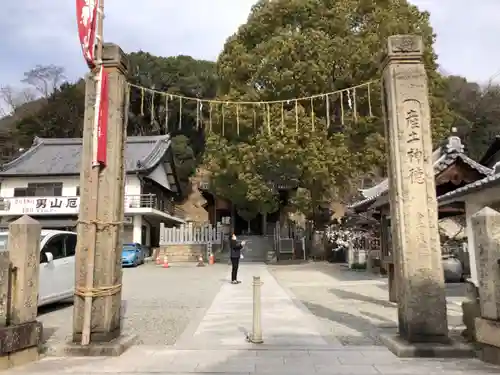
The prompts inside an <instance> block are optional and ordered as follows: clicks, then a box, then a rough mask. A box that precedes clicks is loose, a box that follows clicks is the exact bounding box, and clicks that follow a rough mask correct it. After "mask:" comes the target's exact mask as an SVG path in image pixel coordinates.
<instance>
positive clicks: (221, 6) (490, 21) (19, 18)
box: [0, 0, 500, 85]
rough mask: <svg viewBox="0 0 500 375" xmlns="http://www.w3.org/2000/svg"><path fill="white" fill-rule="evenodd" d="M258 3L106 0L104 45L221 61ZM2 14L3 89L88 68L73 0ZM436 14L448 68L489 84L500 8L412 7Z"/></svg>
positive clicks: (459, 0) (19, 1)
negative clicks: (28, 74) (51, 70)
mask: <svg viewBox="0 0 500 375" xmlns="http://www.w3.org/2000/svg"><path fill="white" fill-rule="evenodd" d="M255 1H256V0H211V1H207V0H183V1H181V2H178V1H167V0H143V1H141V2H139V3H138V2H137V1H136V0H107V1H106V21H105V30H104V33H105V39H106V40H109V41H113V42H115V43H117V44H119V45H120V46H121V47H122V48H123V49H124V50H125V51H127V52H131V51H137V50H140V49H142V50H144V51H148V52H151V53H153V54H156V55H162V56H170V55H178V54H186V55H192V56H194V57H196V58H204V59H212V60H213V59H215V58H216V57H217V55H218V53H219V52H220V50H221V49H222V46H223V44H224V42H225V40H226V38H227V37H229V36H230V35H231V34H233V33H234V32H235V31H236V29H237V27H238V26H239V25H240V24H242V23H244V22H245V20H246V18H247V16H248V13H249V11H250V8H251V6H252V5H253V3H255ZM4 2H5V4H3V5H2V12H1V14H0V35H2V36H3V37H2V38H1V39H0V51H2V52H1V54H2V60H3V61H2V69H1V70H0V84H14V85H15V84H17V83H18V82H19V80H20V79H21V78H22V75H23V72H25V71H27V70H29V69H31V68H32V67H34V66H35V65H36V64H43V65H46V64H47V65H48V64H55V65H60V66H64V67H65V68H66V71H67V75H68V78H70V79H75V78H77V77H79V76H81V75H82V74H83V73H84V72H85V71H86V67H85V64H84V62H83V58H82V56H81V51H80V46H79V43H78V39H77V32H76V14H75V13H76V12H75V4H74V1H71V0H40V1H35V0H15V1H4ZM412 2H413V3H414V4H416V5H417V6H419V7H420V8H421V9H426V10H429V11H430V12H431V22H432V24H433V26H434V29H435V31H436V33H437V34H438V39H437V44H436V49H437V53H438V54H439V62H440V64H441V66H442V68H443V69H444V70H445V71H446V72H448V73H452V74H460V75H465V76H467V77H468V78H469V79H472V80H481V81H484V80H487V79H488V78H489V77H490V76H491V75H493V74H494V73H495V72H496V71H497V70H499V69H500V64H499V63H498V61H500V52H498V48H495V47H496V45H495V44H494V43H493V42H494V35H498V34H500V23H498V22H496V21H495V19H494V18H495V17H496V15H497V14H498V13H499V11H500V1H498V0H480V1H475V2H474V6H471V5H470V4H471V3H470V0H439V1H438V0H413V1H412Z"/></svg>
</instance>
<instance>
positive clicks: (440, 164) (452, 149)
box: [348, 135, 494, 209]
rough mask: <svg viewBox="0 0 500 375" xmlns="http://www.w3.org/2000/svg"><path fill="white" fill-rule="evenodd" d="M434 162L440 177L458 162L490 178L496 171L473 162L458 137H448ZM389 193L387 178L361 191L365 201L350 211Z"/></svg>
mask: <svg viewBox="0 0 500 375" xmlns="http://www.w3.org/2000/svg"><path fill="white" fill-rule="evenodd" d="M432 160H433V166H434V174H435V175H438V174H439V173H441V172H443V171H444V170H446V169H447V168H448V167H449V166H451V165H452V164H453V163H455V162H456V161H457V160H461V161H462V162H464V163H465V164H467V165H468V166H469V167H471V168H472V169H474V170H476V171H477V172H479V173H480V174H482V175H484V176H490V175H492V174H493V173H494V171H493V170H492V169H490V168H488V167H485V166H484V165H481V164H480V163H478V162H476V161H474V160H472V159H471V158H469V157H468V156H467V155H466V154H465V153H464V145H463V144H462V141H461V140H460V138H459V137H457V136H454V135H452V136H450V137H448V140H447V142H446V143H445V144H444V145H443V146H441V147H439V148H437V149H436V150H435V151H434V152H433V153H432ZM388 191H389V179H388V178H386V179H384V180H383V181H382V182H380V183H379V184H377V185H375V186H373V187H371V188H369V189H364V190H360V192H361V194H362V195H363V197H364V199H362V200H360V201H357V202H355V203H353V204H351V205H349V206H348V208H349V209H359V208H360V207H364V206H366V205H368V204H370V203H372V202H374V201H375V200H377V198H379V197H380V196H382V195H385V194H386V193H387V192H388Z"/></svg>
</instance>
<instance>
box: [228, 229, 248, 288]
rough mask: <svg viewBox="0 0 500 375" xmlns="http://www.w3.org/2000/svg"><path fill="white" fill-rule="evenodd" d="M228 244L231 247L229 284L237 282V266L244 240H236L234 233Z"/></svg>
mask: <svg viewBox="0 0 500 375" xmlns="http://www.w3.org/2000/svg"><path fill="white" fill-rule="evenodd" d="M229 246H230V248H231V265H232V267H231V284H239V283H241V281H238V267H239V265H240V258H241V249H242V248H243V246H245V241H241V242H240V241H238V240H237V239H236V234H234V233H233V234H232V235H231V240H230V241H229Z"/></svg>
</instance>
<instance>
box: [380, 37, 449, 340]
mask: <svg viewBox="0 0 500 375" xmlns="http://www.w3.org/2000/svg"><path fill="white" fill-rule="evenodd" d="M387 47H388V50H387V56H386V59H385V62H384V71H383V89H384V111H385V115H386V138H387V142H388V150H389V185H390V187H389V191H390V206H391V224H392V249H393V256H394V261H395V279H396V280H397V283H398V288H397V289H398V316H399V335H400V337H401V338H403V339H404V340H406V341H407V342H410V343H419V342H448V324H447V315H446V298H445V285H444V276H443V267H442V264H441V248H440V243H439V234H438V215H437V203H436V187H435V181H434V169H433V164H432V163H433V161H432V151H433V150H432V142H431V127H430V115H431V114H430V108H429V98H428V88H427V75H426V72H425V67H424V64H423V51H424V47H423V43H422V39H421V38H420V37H418V36H415V35H396V36H391V37H389V39H388V45H387Z"/></svg>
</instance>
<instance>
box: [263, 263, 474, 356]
mask: <svg viewBox="0 0 500 375" xmlns="http://www.w3.org/2000/svg"><path fill="white" fill-rule="evenodd" d="M270 270H271V272H272V273H273V275H274V276H275V277H276V279H277V280H278V282H279V283H280V284H281V285H282V286H284V287H286V288H288V289H289V290H290V291H291V292H292V293H293V294H294V295H295V296H296V298H297V299H299V300H300V301H301V302H302V303H303V304H304V305H305V306H306V307H307V308H308V309H309V310H310V311H311V312H312V313H313V314H314V315H315V316H316V317H318V319H319V322H320V323H319V325H320V327H319V329H320V332H321V333H322V334H323V336H324V337H325V339H326V340H327V341H330V342H332V343H333V342H334V341H335V340H338V341H340V342H341V343H342V344H344V345H348V346H351V345H352V346H356V345H381V343H380V341H379V339H378V334H377V331H378V329H379V328H380V327H385V328H389V327H397V308H396V305H395V304H393V303H391V302H389V299H388V291H387V279H385V278H381V277H379V276H376V275H369V274H367V273H365V272H359V271H358V272H356V271H350V270H348V269H346V268H345V267H343V266H341V265H338V264H330V263H323V262H318V263H307V264H302V265H290V266H274V267H271V268H270ZM464 293H465V285H464V284H449V285H448V286H447V299H448V323H449V325H450V328H452V329H454V330H460V329H461V328H463V327H462V312H461V306H460V304H461V301H462V300H463V295H464Z"/></svg>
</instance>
